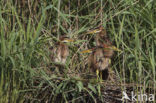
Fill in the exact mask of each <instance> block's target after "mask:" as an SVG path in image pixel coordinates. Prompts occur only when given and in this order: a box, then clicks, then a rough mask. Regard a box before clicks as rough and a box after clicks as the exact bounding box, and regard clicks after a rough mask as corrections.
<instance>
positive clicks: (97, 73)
mask: <svg viewBox="0 0 156 103" xmlns="http://www.w3.org/2000/svg"><path fill="white" fill-rule="evenodd" d="M96 76H97V79H98V78H99V70H98V69H96Z"/></svg>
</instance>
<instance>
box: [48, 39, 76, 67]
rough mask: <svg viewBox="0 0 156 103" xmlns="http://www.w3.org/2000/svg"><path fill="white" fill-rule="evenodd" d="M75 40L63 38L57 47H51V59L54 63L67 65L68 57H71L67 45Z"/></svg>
mask: <svg viewBox="0 0 156 103" xmlns="http://www.w3.org/2000/svg"><path fill="white" fill-rule="evenodd" d="M72 41H73V40H72V39H70V38H68V37H67V36H61V37H60V38H59V41H58V42H57V43H56V46H55V47H51V48H50V50H51V55H50V58H51V60H52V61H53V62H57V63H62V64H65V62H66V59H67V57H68V56H69V48H68V45H67V44H66V43H68V42H72Z"/></svg>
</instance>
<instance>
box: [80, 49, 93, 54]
mask: <svg viewBox="0 0 156 103" xmlns="http://www.w3.org/2000/svg"><path fill="white" fill-rule="evenodd" d="M81 53H92V49H88V50H83V51H81Z"/></svg>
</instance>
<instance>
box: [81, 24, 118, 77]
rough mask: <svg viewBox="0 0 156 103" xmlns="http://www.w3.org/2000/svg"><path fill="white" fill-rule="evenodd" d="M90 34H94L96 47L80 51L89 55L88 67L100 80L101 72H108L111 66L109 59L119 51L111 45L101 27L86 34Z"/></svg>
mask: <svg viewBox="0 0 156 103" xmlns="http://www.w3.org/2000/svg"><path fill="white" fill-rule="evenodd" d="M88 33H90V34H96V36H95V42H96V47H94V48H92V49H88V50H84V51H82V53H91V54H90V56H89V57H88V62H89V67H90V68H91V69H92V71H93V72H95V71H96V75H97V76H99V73H100V78H101V79H102V71H106V74H109V73H107V72H108V68H109V65H110V64H111V57H112V56H113V54H114V51H120V50H119V49H117V48H116V47H115V46H113V45H112V43H111V42H110V40H109V38H108V37H107V34H106V30H104V29H103V28H102V27H100V28H99V29H96V30H93V31H90V32H88Z"/></svg>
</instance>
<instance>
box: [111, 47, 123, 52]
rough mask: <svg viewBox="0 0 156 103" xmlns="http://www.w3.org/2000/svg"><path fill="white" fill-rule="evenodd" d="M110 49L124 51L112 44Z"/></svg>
mask: <svg viewBox="0 0 156 103" xmlns="http://www.w3.org/2000/svg"><path fill="white" fill-rule="evenodd" d="M110 49H113V50H114V51H118V52H122V50H120V49H118V48H117V47H115V46H111V47H110Z"/></svg>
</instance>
